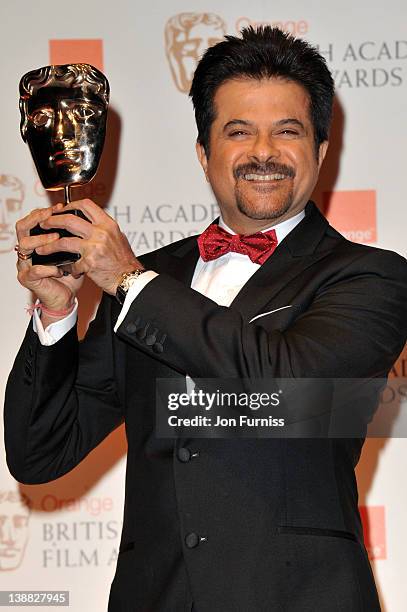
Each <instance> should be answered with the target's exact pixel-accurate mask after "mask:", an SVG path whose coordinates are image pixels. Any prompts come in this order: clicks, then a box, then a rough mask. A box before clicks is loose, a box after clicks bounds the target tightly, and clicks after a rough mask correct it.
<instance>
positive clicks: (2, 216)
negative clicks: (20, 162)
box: [0, 174, 24, 253]
mask: <svg viewBox="0 0 407 612" xmlns="http://www.w3.org/2000/svg"><path fill="white" fill-rule="evenodd" d="M23 200H24V185H23V184H22V182H21V181H20V179H18V178H17V177H16V176H12V175H11V174H0V253H7V252H9V251H12V250H13V248H14V245H15V243H16V235H15V230H14V227H15V224H16V221H17V220H18V219H19V218H20V217H21V209H22V206H23Z"/></svg>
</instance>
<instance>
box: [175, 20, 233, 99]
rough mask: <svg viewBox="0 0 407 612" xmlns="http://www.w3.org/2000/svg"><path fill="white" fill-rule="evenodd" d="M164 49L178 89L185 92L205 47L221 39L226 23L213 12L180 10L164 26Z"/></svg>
mask: <svg viewBox="0 0 407 612" xmlns="http://www.w3.org/2000/svg"><path fill="white" fill-rule="evenodd" d="M164 34H165V53H166V56H167V59H168V63H169V65H170V70H171V74H172V78H173V80H174V83H175V85H176V87H177V89H178V90H179V91H181V92H183V93H188V92H189V89H190V87H191V83H192V77H193V75H194V71H195V68H196V65H197V63H198V60H199V59H200V57H201V56H202V54H203V52H204V51H205V49H207V48H208V47H212V45H215V44H216V43H218V42H219V41H221V40H222V38H223V37H224V35H225V34H226V23H225V22H224V20H223V19H222V17H219V15H215V13H180V14H178V15H174V16H173V17H171V18H170V19H169V20H168V21H167V23H166V26H165V33H164Z"/></svg>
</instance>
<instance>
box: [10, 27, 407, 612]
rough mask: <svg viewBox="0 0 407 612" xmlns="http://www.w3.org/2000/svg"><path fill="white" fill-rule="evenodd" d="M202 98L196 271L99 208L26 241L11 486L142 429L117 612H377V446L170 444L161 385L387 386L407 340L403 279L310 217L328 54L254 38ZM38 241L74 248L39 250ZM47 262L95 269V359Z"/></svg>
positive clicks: (52, 472)
mask: <svg viewBox="0 0 407 612" xmlns="http://www.w3.org/2000/svg"><path fill="white" fill-rule="evenodd" d="M191 95H192V99H193V102H194V106H195V113H196V119H197V125H198V143H197V153H198V157H199V160H200V162H201V165H202V167H203V170H204V172H205V175H206V178H207V180H208V181H209V182H210V184H211V186H212V189H213V191H214V193H215V195H216V198H217V200H218V203H219V206H220V209H221V213H222V217H221V219H220V220H219V226H220V227H219V228H216V224H215V226H210V228H209V230H208V231H206V232H204V234H203V236H202V237H201V238H200V239H199V248H200V253H201V256H199V251H198V244H197V240H196V238H188V239H185V240H182V241H180V242H178V243H175V244H173V245H171V246H169V247H165V248H163V249H160V250H159V251H156V252H154V253H151V254H149V255H146V256H144V257H142V258H141V259H140V260H138V259H137V258H136V257H135V255H134V254H133V253H132V252H131V250H130V248H129V246H128V245H127V243H126V242H125V240H124V238H123V236H122V234H121V232H120V230H119V228H118V226H117V224H116V223H115V222H114V221H113V220H112V219H110V218H109V217H108V216H107V215H106V214H105V213H104V212H103V211H102V210H100V209H99V208H98V207H97V206H96V205H95V204H93V203H92V202H90V201H89V200H83V201H81V202H75V207H77V208H80V209H81V210H82V211H83V212H84V213H85V215H86V217H87V218H88V219H89V223H87V222H86V221H84V220H82V219H78V218H75V219H71V218H68V217H70V215H59V216H57V217H56V218H55V219H54V218H53V219H51V215H52V212H53V211H54V210H56V211H58V210H60V208H58V207H56V208H54V209H45V210H37V211H34V212H32V213H31V214H30V215H29V216H28V217H26V218H24V219H22V220H21V221H20V222H19V223H18V225H17V235H18V241H19V250H20V257H22V258H23V259H20V260H19V262H18V270H19V271H18V276H19V280H20V282H21V283H22V284H23V285H24V286H25V287H27V288H29V289H31V290H32V291H34V292H35V293H36V295H37V297H38V299H39V300H40V302H41V304H42V306H41V307H40V308H41V311H42V314H41V317H40V316H39V314H38V309H36V310H35V312H34V328H33V326H32V325H30V326H29V328H28V331H27V335H26V338H25V340H24V342H23V345H22V347H21V349H20V352H19V354H18V356H17V359H16V362H15V365H14V368H13V371H12V373H11V376H10V379H9V384H8V389H7V399H6V413H5V418H6V445H7V457H8V463H9V467H10V470H11V472H12V473H13V474H14V476H15V477H16V478H17V479H19V480H22V481H25V482H30V483H39V482H44V481H46V480H50V479H53V478H56V477H58V476H60V475H62V474H63V473H65V472H67V471H68V470H70V469H71V468H72V467H73V466H74V465H76V464H77V463H78V462H79V461H80V460H81V459H82V458H83V457H84V456H85V455H86V454H87V453H88V452H89V451H90V450H91V448H93V447H94V446H95V445H97V444H98V443H99V441H100V440H102V439H103V438H104V437H105V436H106V435H107V434H108V433H109V432H110V431H111V430H112V429H113V428H114V427H116V426H117V425H118V424H119V423H120V422H121V421H122V420H123V419H124V420H125V422H126V431H127V437H128V460H127V474H126V500H125V509H124V525H123V533H122V540H121V548H120V555H119V560H118V566H117V572H116V576H115V579H114V581H113V584H112V590H111V596H110V608H109V609H110V610H111V611H114V612H116V611H122V610H129V611H130V610H131V611H134V610H137V611H141V610H154V611H165V612H168V611H174V612H175V611H177V612H178V611H181V610H191V609H194V610H197V611H198V612H213V611H230V612H232V611H233V612H235V611H237V610H242V611H245V612H247V611H256V612H257V611H269V610H285V611H290V612H300V611H301V612H303V611H306V610H307V611H308V610H309V611H311V610H312V611H314V610H318V611H319V612H328V611H329V612H330V611H332V609H336V610H341V611H344V612H345V611H346V612H348V611H350V610H355V611H356V610H357V611H361V610H369V611H371V610H379V603H378V598H377V593H376V589H375V585H374V581H373V577H372V573H371V569H370V565H369V561H368V559H367V555H366V551H365V548H364V546H363V536H362V529H361V523H360V517H359V514H358V509H357V490H356V484H355V476H354V467H355V465H356V463H357V461H358V458H359V455H360V451H361V447H362V445H363V439H346V440H342V439H332V438H331V439H327V438H321V439H318V440H316V439H282V438H280V439H268V440H267V439H266V440H251V439H240V440H233V439H230V440H222V439H192V438H190V439H184V440H177V441H176V442H174V441H173V440H170V439H159V438H157V437H155V432H154V428H155V415H154V403H155V394H156V379H157V378H175V379H177V378H179V377H185V376H186V375H189V376H191V377H192V378H193V379H199V378H217V377H225V378H235V379H267V380H273V379H274V378H279V377H287V378H302V377H304V378H314V377H315V378H325V377H338V378H347V377H352V378H358V377H360V378H373V377H380V376H385V375H386V374H387V372H388V370H389V368H390V367H391V365H392V363H393V362H394V360H395V359H396V358H397V356H398V354H399V352H400V351H401V348H402V346H403V344H404V342H405V338H406V335H407V329H406V317H405V303H406V299H407V286H406V270H407V266H406V262H405V260H404V259H402V258H401V257H399V256H398V255H396V254H394V253H390V252H384V251H380V250H378V249H373V248H368V247H365V246H361V245H356V244H352V243H350V242H348V241H346V240H345V239H344V238H343V237H342V236H341V235H340V234H338V233H337V232H336V231H335V230H334V229H333V228H331V227H330V226H329V224H328V223H327V221H326V220H325V219H324V217H323V216H322V215H321V214H320V213H319V212H318V210H317V209H316V207H315V205H314V204H312V203H310V202H308V199H309V197H310V195H311V192H312V190H313V188H314V186H315V183H316V181H317V177H318V172H319V169H320V167H321V164H322V161H323V159H324V156H325V153H326V150H327V140H328V129H329V122H330V116H331V108H332V98H333V83H332V78H331V75H330V73H329V71H328V69H327V67H326V65H325V62H324V60H323V58H322V57H321V56H320V55H319V54H318V53H317V52H316V50H315V49H313V48H312V47H310V46H309V45H307V44H306V43H305V42H304V41H301V40H295V39H294V38H292V37H290V36H288V35H286V34H283V33H282V32H280V31H279V30H277V29H271V28H269V27H265V28H260V29H258V30H253V29H250V28H249V29H247V30H244V31H243V32H242V37H241V38H235V37H227V39H226V40H225V41H223V42H221V43H219V44H218V45H215V46H213V47H211V48H210V49H209V50H208V51H207V52H206V54H205V55H204V57H203V58H202V60H201V62H200V63H199V65H198V67H197V70H196V73H195V76H194V82H193V84H192V89H191ZM38 222H40V223H42V225H43V226H44V227H48V228H49V227H64V228H67V229H69V230H70V231H71V232H73V233H74V234H76V235H77V236H79V238H75V237H74V238H69V239H61V240H59V239H58V235H57V234H53V235H52V234H51V235H48V236H45V237H44V236H37V237H35V238H34V237H30V236H29V235H28V234H29V229H30V228H31V227H33V226H34V225H35V224H36V223H38ZM269 228H272V231H266V230H269ZM262 230H264V231H263V232H262ZM259 232H260V234H259ZM235 234H241V235H244V236H243V237H241V236H236V235H235ZM246 235H249V236H248V237H246ZM276 242H278V246H277V247H276ZM262 246H265V249H264V250H262V248H261V247H262ZM33 249H36V250H37V251H38V252H39V253H40V254H47V253H50V252H53V251H55V250H61V249H67V250H68V251H77V252H79V253H81V256H82V257H81V259H80V260H79V261H78V262H77V263H75V264H74V265H73V269H72V271H73V273H74V274H75V275H77V274H80V273H86V274H88V275H89V277H90V278H92V279H93V280H94V281H95V282H96V283H97V284H98V285H99V286H100V287H102V288H103V289H104V291H105V295H104V298H103V300H102V303H101V306H100V308H99V311H98V314H97V317H96V320H95V322H94V323H93V325H92V326H91V329H90V331H89V333H88V335H87V338H86V339H85V341H84V342H83V343H82V344H80V345H79V346H78V343H77V340H76V332H75V309H76V302H75V293H76V291H77V288H78V286H79V283H80V280H79V279H74V278H73V277H72V276H71V277H62V275H61V274H60V273H59V272H58V270H57V269H56V268H51V267H50V268H45V267H40V266H32V265H31V263H30V260H29V257H30V253H31V251H32V250H33ZM229 249H230V250H229ZM273 251H274V252H273ZM247 253H249V255H250V257H248V256H247ZM217 255H219V257H217V258H216V256H217ZM27 258H28V259H27ZM115 295H116V296H117V300H116V299H115V297H114V296H115ZM119 302H120V303H119ZM68 313H69V314H68ZM114 330H115V331H114ZM22 379H24V383H22V382H21V381H22Z"/></svg>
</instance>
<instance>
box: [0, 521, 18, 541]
mask: <svg viewBox="0 0 407 612" xmlns="http://www.w3.org/2000/svg"><path fill="white" fill-rule="evenodd" d="M15 541H16V538H15V534H14V529H13V527H12V525H11V523H10V521H7V525H3V526H2V528H1V529H0V542H1V543H2V544H5V545H6V546H13V545H14V543H15Z"/></svg>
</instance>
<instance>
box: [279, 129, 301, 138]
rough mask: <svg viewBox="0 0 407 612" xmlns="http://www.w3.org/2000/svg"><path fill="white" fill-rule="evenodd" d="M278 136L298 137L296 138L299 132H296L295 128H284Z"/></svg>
mask: <svg viewBox="0 0 407 612" xmlns="http://www.w3.org/2000/svg"><path fill="white" fill-rule="evenodd" d="M277 135H278V136H288V137H296V136H298V130H295V129H293V128H284V130H281V131H280V132H278V134H277Z"/></svg>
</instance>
